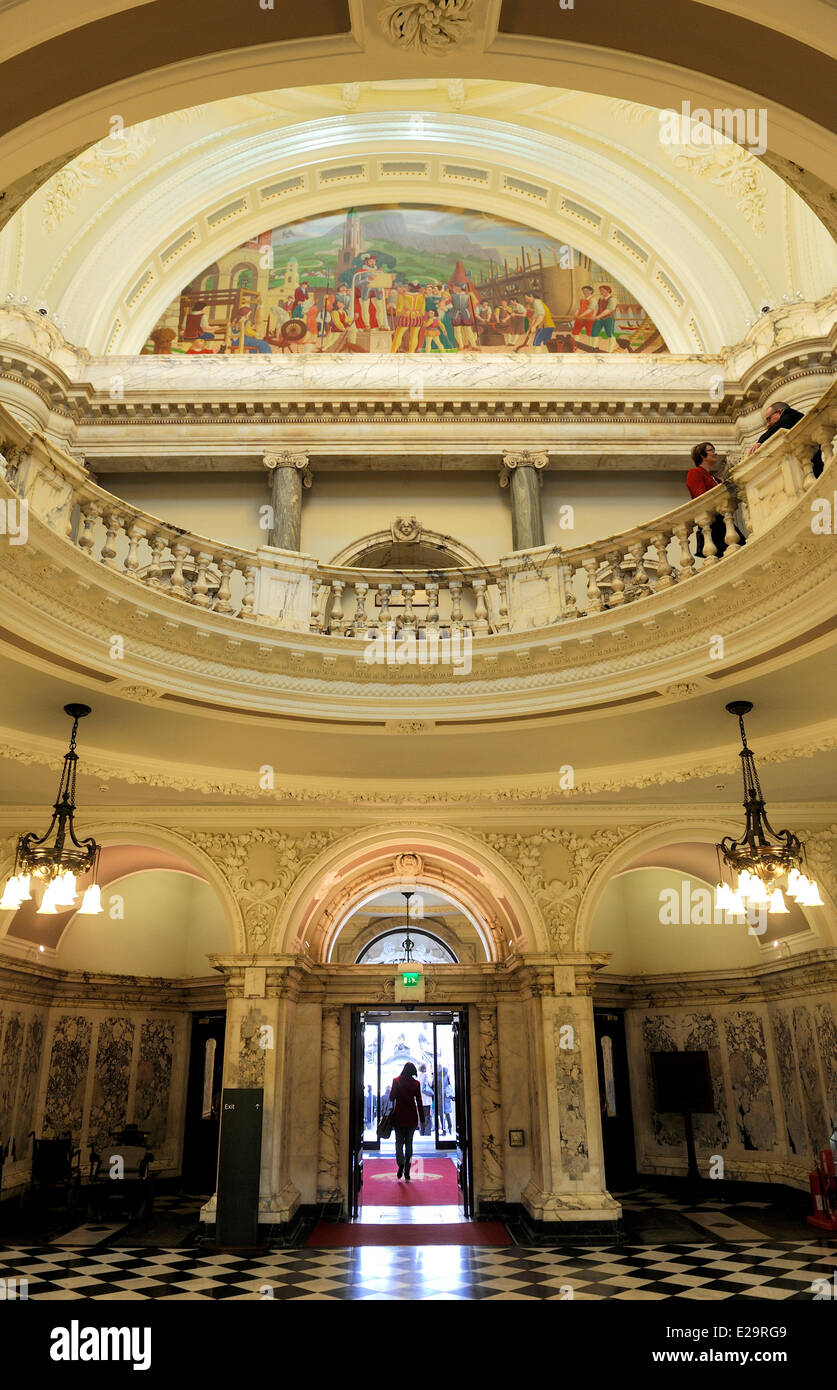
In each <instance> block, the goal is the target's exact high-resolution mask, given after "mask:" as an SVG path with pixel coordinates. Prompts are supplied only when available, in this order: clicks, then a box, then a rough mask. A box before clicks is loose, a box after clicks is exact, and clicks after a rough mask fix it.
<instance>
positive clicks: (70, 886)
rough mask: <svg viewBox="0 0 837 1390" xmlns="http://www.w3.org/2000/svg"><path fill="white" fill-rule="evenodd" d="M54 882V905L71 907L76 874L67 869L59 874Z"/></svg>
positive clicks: (73, 900) (74, 892)
mask: <svg viewBox="0 0 837 1390" xmlns="http://www.w3.org/2000/svg"><path fill="white" fill-rule="evenodd" d="M54 882H55V897H54V899H53V901H54V903H55V906H56V907H72V906H73V904H74V903H75V900H76V897H77V894H76V876H75V874H73V873H71V872H70V870H69V869H67V870H66V871H65V872H64V873H63V874H59V875H58V878H57V879H55V880H54Z"/></svg>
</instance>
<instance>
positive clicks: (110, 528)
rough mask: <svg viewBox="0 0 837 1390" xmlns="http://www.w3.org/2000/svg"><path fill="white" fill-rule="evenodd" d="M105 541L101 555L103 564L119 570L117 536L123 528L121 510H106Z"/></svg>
mask: <svg viewBox="0 0 837 1390" xmlns="http://www.w3.org/2000/svg"><path fill="white" fill-rule="evenodd" d="M105 529H106V531H107V535H106V536H105V543H104V545H103V546H102V553H101V555H100V556H99V559H100V560H101V562H102V564H103V565H107V567H108V569H110V570H118V569H119V565H118V564H117V563H116V537H117V536H118V535H119V532H120V531H121V530H122V517H121V515H120V514H119V512H116V511H112V510H110V509H109V510H108V511H107V512H105Z"/></svg>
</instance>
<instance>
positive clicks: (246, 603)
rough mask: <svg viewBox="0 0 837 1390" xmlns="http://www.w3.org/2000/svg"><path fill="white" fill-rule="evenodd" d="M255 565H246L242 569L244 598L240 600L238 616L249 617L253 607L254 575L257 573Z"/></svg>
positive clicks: (254, 593)
mask: <svg viewBox="0 0 837 1390" xmlns="http://www.w3.org/2000/svg"><path fill="white" fill-rule="evenodd" d="M258 572H259V571H258V567H257V566H256V565H247V566H246V568H245V570H244V598H243V599H242V601H241V612H240V613H239V615H238V616H239V617H240V618H251V617H252V616H253V608H254V607H255V603H256V576H257V575H258Z"/></svg>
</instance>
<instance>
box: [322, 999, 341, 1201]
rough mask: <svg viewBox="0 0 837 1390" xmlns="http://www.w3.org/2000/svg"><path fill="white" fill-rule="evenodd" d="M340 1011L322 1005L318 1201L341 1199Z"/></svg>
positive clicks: (333, 1005)
mask: <svg viewBox="0 0 837 1390" xmlns="http://www.w3.org/2000/svg"><path fill="white" fill-rule="evenodd" d="M340 1014H341V1008H340V1005H339V1004H326V1005H325V1007H324V1008H323V1033H322V1067H321V1072H320V1142H319V1152H318V1156H317V1200H318V1201H319V1202H342V1200H343V1188H342V1184H341V1182H340Z"/></svg>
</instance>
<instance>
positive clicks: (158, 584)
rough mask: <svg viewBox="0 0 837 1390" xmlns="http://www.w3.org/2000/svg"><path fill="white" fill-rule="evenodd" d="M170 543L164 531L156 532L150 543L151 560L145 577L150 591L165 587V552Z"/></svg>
mask: <svg viewBox="0 0 837 1390" xmlns="http://www.w3.org/2000/svg"><path fill="white" fill-rule="evenodd" d="M168 543H169V541H168V536H166V535H164V533H163V532H162V531H155V532H154V535H153V536H152V538H151V541H150V542H149V544H150V545H151V560H150V562H149V565H148V569H147V571H146V575H145V582H146V584H147V585H148V587H149V589H161V588H162V587H163V551H164V550H165V549H166V547H167V545H168Z"/></svg>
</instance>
